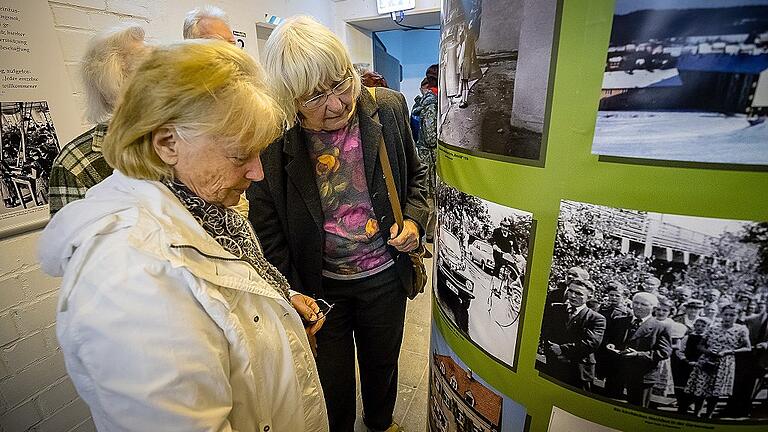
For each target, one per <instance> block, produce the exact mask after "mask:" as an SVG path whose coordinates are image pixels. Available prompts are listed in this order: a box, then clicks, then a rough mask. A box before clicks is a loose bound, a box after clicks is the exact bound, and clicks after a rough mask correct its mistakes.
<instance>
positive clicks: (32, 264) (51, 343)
mask: <svg viewBox="0 0 768 432" xmlns="http://www.w3.org/2000/svg"><path fill="white" fill-rule="evenodd" d="M39 237H40V233H39V232H34V233H29V234H24V235H20V236H16V237H13V238H11V239H7V240H4V241H3V242H2V244H1V245H0V247H2V251H3V253H2V255H1V256H0V429H2V431H4V432H13V431H26V430H35V431H40V432H42V431H56V432H64V431H90V430H95V429H94V427H93V423H92V422H91V421H90V413H89V411H88V407H87V406H86V405H85V404H84V403H83V402H82V401H81V400H80V399H79V398H78V397H77V393H76V392H75V389H74V387H73V386H72V382H71V381H70V380H69V378H68V377H67V373H66V370H65V368H64V359H63V358H62V355H61V350H60V349H59V344H58V341H57V340H56V328H55V323H54V321H55V318H56V301H57V289H58V282H59V281H58V279H54V278H51V277H49V276H47V275H45V274H44V273H43V272H42V271H40V266H39V265H38V264H37V262H36V259H35V251H36V247H37V246H36V244H37V240H38V238H39Z"/></svg>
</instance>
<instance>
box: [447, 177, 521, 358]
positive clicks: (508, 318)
mask: <svg viewBox="0 0 768 432" xmlns="http://www.w3.org/2000/svg"><path fill="white" fill-rule="evenodd" d="M437 199H438V209H439V212H438V213H439V217H438V219H439V220H438V229H437V241H436V244H437V261H436V263H437V265H436V270H435V273H436V278H437V279H436V280H437V283H436V284H435V286H436V295H437V302H438V304H439V305H440V309H441V310H442V311H443V313H444V314H445V315H446V316H447V317H448V319H449V320H450V321H451V322H452V323H453V324H454V325H455V326H456V327H457V328H458V329H459V330H460V331H461V332H462V333H463V334H464V335H466V337H467V338H468V339H469V340H470V341H471V342H473V343H474V344H475V345H477V346H478V347H480V348H481V349H482V350H483V351H485V352H486V353H488V354H489V355H491V356H492V357H494V358H496V359H497V360H498V361H500V362H502V363H504V364H505V365H507V366H509V367H511V368H513V367H514V366H515V355H516V352H517V343H518V333H519V329H520V327H521V325H520V319H519V318H520V312H521V311H520V308H521V305H522V302H523V292H524V286H525V276H526V268H527V262H528V255H529V254H528V251H529V241H530V237H531V231H532V226H533V216H532V214H531V213H528V212H525V211H521V210H517V209H513V208H509V207H504V206H501V205H499V204H495V203H492V202H489V201H485V200H483V199H480V198H478V197H476V196H472V195H468V194H466V193H464V192H461V191H459V190H457V189H454V188H452V187H450V186H448V185H446V184H445V183H442V182H439V183H438V191H437Z"/></svg>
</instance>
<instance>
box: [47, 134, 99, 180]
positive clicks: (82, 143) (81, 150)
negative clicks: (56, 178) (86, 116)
mask: <svg viewBox="0 0 768 432" xmlns="http://www.w3.org/2000/svg"><path fill="white" fill-rule="evenodd" d="M99 133H100V132H99V130H98V126H95V127H93V128H91V129H89V130H88V131H86V132H83V133H82V134H81V135H80V136H78V137H77V138H75V139H73V140H72V141H70V142H68V143H67V144H66V145H65V146H64V147H62V148H61V151H60V152H59V154H58V156H56V159H55V160H54V161H53V165H54V166H60V167H62V168H64V169H65V170H67V171H71V170H72V169H73V168H75V167H76V166H77V165H79V164H82V163H83V162H84V161H85V160H90V159H92V158H93V157H103V156H102V154H101V152H100V151H97V150H94V148H93V141H94V139H95V138H96V137H97V136H98V134H99Z"/></svg>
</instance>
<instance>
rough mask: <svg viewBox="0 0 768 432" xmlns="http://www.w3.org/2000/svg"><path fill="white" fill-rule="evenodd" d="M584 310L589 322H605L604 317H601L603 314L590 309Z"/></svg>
mask: <svg viewBox="0 0 768 432" xmlns="http://www.w3.org/2000/svg"><path fill="white" fill-rule="evenodd" d="M585 310H586V311H587V314H586V315H585V316H586V318H587V319H589V320H591V321H598V322H600V321H602V322H605V316H603V314H601V313H600V312H598V311H596V310H593V309H590V308H586V309H585Z"/></svg>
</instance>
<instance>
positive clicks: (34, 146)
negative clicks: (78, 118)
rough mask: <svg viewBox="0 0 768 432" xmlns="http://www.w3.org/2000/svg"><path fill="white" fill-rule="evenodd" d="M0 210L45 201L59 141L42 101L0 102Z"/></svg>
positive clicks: (42, 203)
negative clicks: (0, 202)
mask: <svg viewBox="0 0 768 432" xmlns="http://www.w3.org/2000/svg"><path fill="white" fill-rule="evenodd" d="M0 111H1V112H2V115H1V116H0V140H2V149H0V164H2V165H1V166H0V173H2V177H3V178H2V183H0V195H2V200H3V201H2V203H3V205H2V206H0V214H3V213H10V212H15V211H17V210H23V209H27V208H33V207H39V206H43V205H46V204H48V183H49V179H50V175H51V166H52V165H53V160H54V159H55V158H56V155H57V154H58V153H59V141H58V138H57V137H56V129H55V128H54V126H53V119H52V118H51V112H50V109H49V108H48V103H47V102H45V101H37V102H0Z"/></svg>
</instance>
